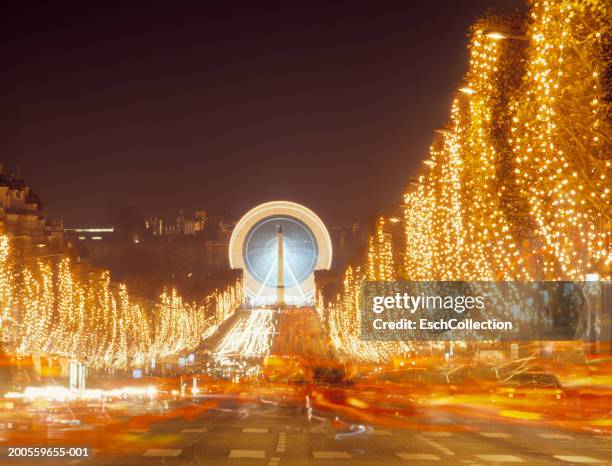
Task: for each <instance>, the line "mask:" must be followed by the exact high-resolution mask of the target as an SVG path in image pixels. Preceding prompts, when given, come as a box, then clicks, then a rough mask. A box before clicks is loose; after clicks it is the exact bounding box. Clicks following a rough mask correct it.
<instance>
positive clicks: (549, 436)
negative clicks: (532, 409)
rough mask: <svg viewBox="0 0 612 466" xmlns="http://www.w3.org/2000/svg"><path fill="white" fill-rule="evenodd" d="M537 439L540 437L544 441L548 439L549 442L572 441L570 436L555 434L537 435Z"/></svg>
mask: <svg viewBox="0 0 612 466" xmlns="http://www.w3.org/2000/svg"><path fill="white" fill-rule="evenodd" d="M537 435H538V437H542V438H545V439H550V440H572V439H573V438H574V437H572V436H571V435H567V434H555V433H551V434H546V433H544V434H537Z"/></svg>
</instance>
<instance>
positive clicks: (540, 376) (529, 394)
mask: <svg viewBox="0 0 612 466" xmlns="http://www.w3.org/2000/svg"><path fill="white" fill-rule="evenodd" d="M492 392H493V393H492V395H493V401H494V402H495V401H502V400H516V401H517V402H520V401H521V400H525V401H529V402H532V401H541V402H551V401H552V402H564V401H565V399H566V396H565V390H564V389H563V387H562V385H561V383H560V382H559V379H558V378H557V376H556V375H554V374H551V373H547V372H519V373H515V374H513V375H511V376H510V377H508V378H506V379H504V380H502V381H501V382H500V383H499V384H498V386H497V387H496V388H495V389H494V390H493V391H492Z"/></svg>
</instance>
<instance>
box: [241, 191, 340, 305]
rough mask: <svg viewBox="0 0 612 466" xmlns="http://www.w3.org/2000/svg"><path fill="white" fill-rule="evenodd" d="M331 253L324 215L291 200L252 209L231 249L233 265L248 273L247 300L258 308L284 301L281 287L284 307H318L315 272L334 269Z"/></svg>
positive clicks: (246, 275)
mask: <svg viewBox="0 0 612 466" xmlns="http://www.w3.org/2000/svg"><path fill="white" fill-rule="evenodd" d="M279 242H280V243H281V244H280V245H279ZM279 246H280V247H279ZM331 254H332V250H331V241H330V238H329V234H328V232H327V229H326V228H325V226H324V225H323V222H322V221H321V220H320V219H319V217H318V216H316V215H315V214H314V213H313V212H312V211H311V210H309V209H307V208H305V207H303V206H301V205H299V204H295V203H292V202H285V201H276V202H269V203H266V204H262V205H260V206H258V207H256V208H254V209H252V210H251V211H249V212H248V213H247V214H246V215H245V216H244V217H243V218H242V219H241V220H240V221H239V222H238V224H237V225H236V228H235V229H234V231H233V233H232V238H231V240H230V251H229V256H230V265H231V267H232V268H241V269H243V271H244V290H245V297H246V299H247V301H249V302H250V304H252V305H255V306H260V305H268V304H273V303H275V302H276V303H279V299H281V298H279V289H281V288H282V296H283V298H282V302H283V303H286V304H296V305H302V304H312V303H313V302H314V271H315V270H318V269H328V268H329V267H330V265H331Z"/></svg>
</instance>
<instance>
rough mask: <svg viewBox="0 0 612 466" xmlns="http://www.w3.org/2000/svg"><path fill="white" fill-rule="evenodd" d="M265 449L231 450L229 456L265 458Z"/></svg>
mask: <svg viewBox="0 0 612 466" xmlns="http://www.w3.org/2000/svg"><path fill="white" fill-rule="evenodd" d="M265 457H266V452H265V450H230V452H229V455H228V458H265Z"/></svg>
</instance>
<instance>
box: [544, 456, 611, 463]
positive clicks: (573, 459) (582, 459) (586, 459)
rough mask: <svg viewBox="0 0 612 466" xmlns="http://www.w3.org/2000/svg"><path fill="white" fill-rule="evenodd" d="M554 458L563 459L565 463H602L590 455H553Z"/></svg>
mask: <svg viewBox="0 0 612 466" xmlns="http://www.w3.org/2000/svg"><path fill="white" fill-rule="evenodd" d="M555 458H557V459H558V460H561V461H565V462H567V463H582V464H589V463H591V464H592V463H603V461H602V460H598V459H596V458H591V457H590V456H574V455H555Z"/></svg>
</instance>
